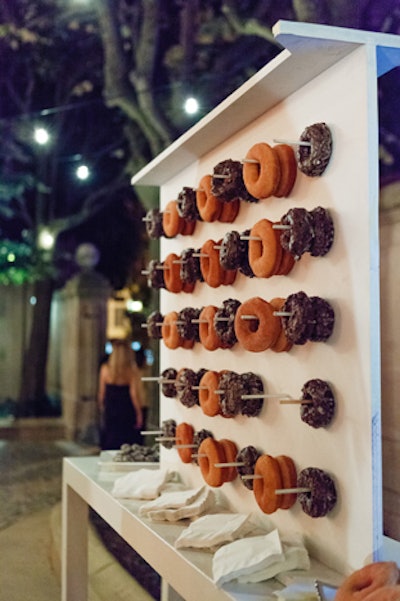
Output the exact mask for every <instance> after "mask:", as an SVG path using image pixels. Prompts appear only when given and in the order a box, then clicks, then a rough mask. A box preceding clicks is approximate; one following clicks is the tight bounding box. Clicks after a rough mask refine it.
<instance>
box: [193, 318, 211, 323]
mask: <svg viewBox="0 0 400 601" xmlns="http://www.w3.org/2000/svg"><path fill="white" fill-rule="evenodd" d="M190 321H191V322H192V323H208V320H207V319H197V318H196V319H191V320H190Z"/></svg>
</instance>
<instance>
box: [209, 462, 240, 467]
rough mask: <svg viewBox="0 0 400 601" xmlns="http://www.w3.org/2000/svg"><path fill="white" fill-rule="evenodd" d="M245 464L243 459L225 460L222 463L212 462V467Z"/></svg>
mask: <svg viewBox="0 0 400 601" xmlns="http://www.w3.org/2000/svg"><path fill="white" fill-rule="evenodd" d="M244 465H246V464H245V463H244V462H243V461H225V462H223V463H214V467H243V466H244Z"/></svg>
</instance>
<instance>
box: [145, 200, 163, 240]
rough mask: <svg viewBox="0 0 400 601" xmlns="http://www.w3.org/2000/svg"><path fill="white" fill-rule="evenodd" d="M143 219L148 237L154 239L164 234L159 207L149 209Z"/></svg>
mask: <svg viewBox="0 0 400 601" xmlns="http://www.w3.org/2000/svg"><path fill="white" fill-rule="evenodd" d="M144 220H145V223H146V232H147V235H148V236H149V238H152V239H153V240H156V239H157V238H161V236H165V232H164V227H163V216H162V213H161V211H160V209H156V208H155V209H149V210H148V211H147V213H146V217H145V219H144Z"/></svg>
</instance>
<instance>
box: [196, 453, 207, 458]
mask: <svg viewBox="0 0 400 601" xmlns="http://www.w3.org/2000/svg"><path fill="white" fill-rule="evenodd" d="M200 457H207V455H206V454H205V453H192V459H200Z"/></svg>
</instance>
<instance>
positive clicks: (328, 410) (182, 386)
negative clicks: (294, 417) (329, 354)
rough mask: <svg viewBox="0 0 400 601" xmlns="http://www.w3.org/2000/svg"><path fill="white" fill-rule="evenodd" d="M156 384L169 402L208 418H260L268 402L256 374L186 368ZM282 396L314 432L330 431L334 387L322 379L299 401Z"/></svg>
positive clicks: (305, 390)
mask: <svg viewBox="0 0 400 601" xmlns="http://www.w3.org/2000/svg"><path fill="white" fill-rule="evenodd" d="M155 379H156V381H158V383H159V384H160V386H161V391H162V393H163V394H164V396H166V397H168V398H175V399H177V400H178V401H179V402H180V403H182V405H184V406H185V407H187V408H190V407H195V406H199V407H200V408H201V410H202V411H203V413H204V414H205V415H207V416H209V417H214V416H216V415H221V416H223V417H235V416H236V415H246V416H248V417H257V416H258V415H259V414H260V413H261V410H262V407H263V402H264V399H265V398H268V397H270V396H271V395H268V394H265V393H264V384H263V381H262V379H261V378H260V376H258V375H257V374H255V373H254V372H251V371H250V372H245V373H240V374H239V373H236V372H234V371H232V370H222V371H215V370H212V369H204V368H200V369H199V370H197V371H195V370H193V369H190V368H187V367H183V368H181V369H180V370H178V371H177V370H176V369H175V368H173V367H168V368H166V369H165V370H163V372H162V373H161V375H160V376H159V377H158V378H155ZM272 396H274V397H279V396H281V397H282V398H281V402H285V403H293V402H296V403H298V404H299V406H300V418H301V419H302V421H303V422H305V423H306V424H308V425H309V426H312V427H313V428H321V427H327V426H328V425H329V424H330V423H331V421H332V419H333V416H334V413H335V408H336V401H335V396H334V393H333V390H332V387H331V386H330V385H329V383H328V382H326V381H324V380H321V379H320V378H313V379H311V380H308V381H307V382H305V384H304V385H303V387H302V389H301V397H300V399H298V400H296V401H293V400H290V399H285V397H287V396H288V395H286V394H285V393H282V394H281V395H278V394H275V395H272Z"/></svg>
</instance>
